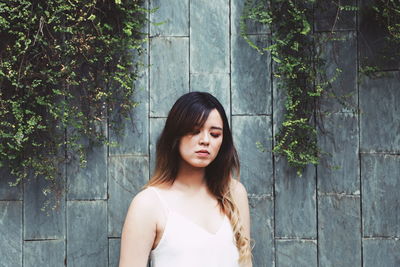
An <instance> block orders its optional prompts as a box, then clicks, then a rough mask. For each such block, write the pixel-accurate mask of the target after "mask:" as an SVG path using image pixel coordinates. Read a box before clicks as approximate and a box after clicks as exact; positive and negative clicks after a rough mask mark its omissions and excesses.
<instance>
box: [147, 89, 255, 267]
mask: <svg viewBox="0 0 400 267" xmlns="http://www.w3.org/2000/svg"><path fill="white" fill-rule="evenodd" d="M214 109H216V110H217V111H218V113H219V115H220V116H221V118H222V121H223V138H222V144H221V147H220V150H219V152H218V155H217V157H216V158H215V159H214V160H213V161H212V162H211V163H210V164H209V165H208V166H207V167H206V168H205V179H206V184H207V187H208V189H209V191H210V192H211V193H212V194H213V195H214V196H215V197H216V198H217V200H218V204H219V206H220V208H221V210H222V211H223V212H224V213H225V214H226V215H227V216H228V218H229V220H230V222H231V225H232V228H233V233H234V236H235V240H236V246H237V247H238V250H239V255H240V257H239V261H240V262H245V261H247V260H250V259H251V248H250V240H249V239H248V238H247V237H246V236H245V235H244V228H243V225H242V223H241V222H240V219H239V218H240V216H239V210H238V208H237V205H236V204H235V202H234V201H233V198H232V193H231V188H232V187H231V182H232V181H231V179H232V178H231V177H233V176H236V177H239V171H240V166H239V158H238V155H237V152H236V149H235V147H234V145H233V139H232V134H231V131H230V129H229V124H228V119H227V117H226V114H225V110H224V108H223V107H222V105H221V103H220V102H219V101H218V100H217V99H216V98H215V97H214V96H212V95H211V94H209V93H205V92H191V93H187V94H184V95H182V96H181V97H180V98H179V99H178V100H177V101H176V102H175V104H174V105H173V107H172V108H171V110H170V111H169V113H168V117H167V121H166V123H165V127H164V129H163V131H162V133H161V135H160V137H159V139H158V141H157V147H156V154H157V156H156V166H155V170H154V175H153V176H152V178H151V179H150V181H149V182H148V183H147V184H146V185H145V186H144V187H148V186H153V185H158V184H164V183H169V184H172V183H173V182H174V181H175V179H176V176H177V174H178V170H179V164H180V162H181V156H180V153H179V142H180V139H181V138H182V137H183V136H185V135H187V134H189V133H191V132H193V130H194V129H196V128H199V127H202V126H203V125H204V123H205V121H206V120H207V118H208V115H209V114H210V112H211V111H212V110H214Z"/></svg>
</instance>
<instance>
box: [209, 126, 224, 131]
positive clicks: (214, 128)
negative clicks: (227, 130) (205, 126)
mask: <svg viewBox="0 0 400 267" xmlns="http://www.w3.org/2000/svg"><path fill="white" fill-rule="evenodd" d="M211 129H212V130H221V131H222V128H221V127H218V126H211Z"/></svg>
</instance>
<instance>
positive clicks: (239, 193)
mask: <svg viewBox="0 0 400 267" xmlns="http://www.w3.org/2000/svg"><path fill="white" fill-rule="evenodd" d="M231 192H232V197H233V198H235V199H243V198H246V199H247V191H246V188H245V187H244V185H243V184H242V183H241V182H240V181H238V180H236V179H233V178H232V179H231Z"/></svg>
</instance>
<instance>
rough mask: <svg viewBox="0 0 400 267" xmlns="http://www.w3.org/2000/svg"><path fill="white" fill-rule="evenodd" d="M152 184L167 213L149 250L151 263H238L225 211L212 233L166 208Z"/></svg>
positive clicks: (217, 266)
mask: <svg viewBox="0 0 400 267" xmlns="http://www.w3.org/2000/svg"><path fill="white" fill-rule="evenodd" d="M149 188H152V189H153V190H154V191H155V192H156V194H157V196H158V198H159V199H160V202H161V203H162V205H163V207H164V209H165V210H166V213H167V221H166V224H165V229H164V233H163V235H162V237H161V240H160V242H159V243H158V245H157V247H156V248H155V249H153V250H152V251H151V253H150V259H151V267H239V263H238V259H239V252H238V249H237V247H236V245H235V242H234V237H233V231H232V227H231V224H230V222H229V219H228V217H227V216H226V215H225V216H224V220H223V222H222V225H221V226H220V228H219V229H218V231H217V232H216V233H210V232H209V231H207V230H205V229H204V228H203V227H201V226H199V225H198V224H196V223H194V222H193V221H191V220H189V219H188V218H186V217H185V216H183V215H181V214H179V213H178V212H175V211H173V210H170V209H169V208H168V205H167V203H166V202H165V201H164V199H163V198H162V197H161V195H160V193H159V192H158V190H157V189H156V188H154V187H149Z"/></svg>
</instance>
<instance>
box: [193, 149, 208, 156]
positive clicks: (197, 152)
mask: <svg viewBox="0 0 400 267" xmlns="http://www.w3.org/2000/svg"><path fill="white" fill-rule="evenodd" d="M196 154H197V155H198V156H200V157H208V155H210V153H209V152H208V151H207V150H199V151H196Z"/></svg>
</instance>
